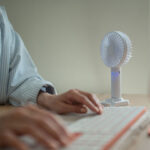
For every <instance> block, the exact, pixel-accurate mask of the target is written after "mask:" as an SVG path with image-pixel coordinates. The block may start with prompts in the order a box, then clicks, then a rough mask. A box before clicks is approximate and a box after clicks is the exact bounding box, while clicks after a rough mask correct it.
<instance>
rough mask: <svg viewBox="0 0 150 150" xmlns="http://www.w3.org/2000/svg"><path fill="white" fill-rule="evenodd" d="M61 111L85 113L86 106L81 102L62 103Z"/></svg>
mask: <svg viewBox="0 0 150 150" xmlns="http://www.w3.org/2000/svg"><path fill="white" fill-rule="evenodd" d="M62 112H63V114H65V113H70V112H75V113H86V112H87V108H86V107H85V106H83V105H81V104H80V105H70V104H63V105H62Z"/></svg>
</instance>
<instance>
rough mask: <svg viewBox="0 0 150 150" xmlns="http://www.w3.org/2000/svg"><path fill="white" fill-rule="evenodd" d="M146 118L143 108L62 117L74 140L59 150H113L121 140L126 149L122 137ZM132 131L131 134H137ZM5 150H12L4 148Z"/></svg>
mask: <svg viewBox="0 0 150 150" xmlns="http://www.w3.org/2000/svg"><path fill="white" fill-rule="evenodd" d="M146 114H147V112H146V108H145V107H142V106H141V107H128V106H125V107H105V108H104V112H103V114H102V115H97V114H95V113H93V112H88V113H87V114H70V115H64V116H62V117H63V119H64V120H66V121H67V122H68V125H67V126H68V128H69V130H70V131H72V132H75V133H77V134H76V135H77V138H75V140H74V141H73V142H72V143H71V144H70V145H69V146H68V147H67V148H61V150H109V149H112V147H113V146H114V144H117V143H119V141H121V140H119V139H121V138H122V143H123V144H125V145H126V146H127V143H126V142H125V139H123V137H125V135H127V134H125V133H129V132H127V131H129V130H130V131H131V130H132V128H133V127H135V124H137V122H140V120H143V119H142V118H145V119H144V120H150V118H149V119H147V117H146V116H150V115H149V114H150V113H148V114H147V115H146ZM69 121H70V122H69ZM148 123H150V122H148ZM146 124H147V121H146V122H145V121H142V122H140V126H138V127H140V128H145V125H146ZM135 129H137V128H135ZM135 129H134V130H133V131H136V130H135ZM133 131H132V132H130V133H131V134H128V135H129V136H127V139H128V140H129V141H128V142H131V138H132V136H133V135H134V134H133ZM136 132H137V131H136ZM134 133H135V132H134ZM123 135H124V136H123ZM134 136H135V135H134ZM21 140H22V141H24V142H25V143H27V144H28V145H30V146H31V149H30V150H46V149H45V148H44V147H43V146H42V145H40V144H39V143H37V142H36V141H34V140H33V139H32V138H31V137H28V136H23V137H22V138H21ZM120 149H121V150H122V148H116V145H115V150H120ZM126 149H127V148H125V150H126ZM0 150H1V149H0ZM3 150H4V149H3ZM5 150H13V149H12V148H6V149H5Z"/></svg>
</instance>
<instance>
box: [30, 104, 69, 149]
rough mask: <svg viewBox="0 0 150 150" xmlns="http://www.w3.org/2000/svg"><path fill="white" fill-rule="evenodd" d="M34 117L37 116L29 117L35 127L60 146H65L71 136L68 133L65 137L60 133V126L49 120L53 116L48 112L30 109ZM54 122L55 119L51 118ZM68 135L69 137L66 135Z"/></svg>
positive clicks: (34, 108)
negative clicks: (34, 114)
mask: <svg viewBox="0 0 150 150" xmlns="http://www.w3.org/2000/svg"><path fill="white" fill-rule="evenodd" d="M30 109H32V111H33V112H34V113H36V115H37V114H38V113H39V112H40V113H39V114H38V116H36V117H35V116H31V120H34V121H35V125H37V126H38V127H39V128H41V130H43V132H45V133H47V134H49V135H50V136H52V137H53V138H54V139H56V140H57V141H58V142H59V143H60V144H61V145H63V146H65V145H67V143H68V141H69V138H71V134H69V132H68V133H67V134H66V135H65V134H64V132H63V131H62V128H64V127H61V128H60V126H61V125H60V124H59V123H58V124H59V126H58V124H56V122H54V121H53V120H52V119H51V118H53V115H51V113H49V112H48V111H45V110H42V109H38V108H36V107H30ZM53 119H54V120H55V118H53ZM68 134H69V135H68Z"/></svg>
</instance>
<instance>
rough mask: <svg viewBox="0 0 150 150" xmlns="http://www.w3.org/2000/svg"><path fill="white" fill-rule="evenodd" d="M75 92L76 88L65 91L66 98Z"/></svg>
mask: <svg viewBox="0 0 150 150" xmlns="http://www.w3.org/2000/svg"><path fill="white" fill-rule="evenodd" d="M75 93H77V90H76V89H70V90H69V91H68V92H67V97H68V98H72V96H73V95H74V94H75Z"/></svg>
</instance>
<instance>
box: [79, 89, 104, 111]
mask: <svg viewBox="0 0 150 150" xmlns="http://www.w3.org/2000/svg"><path fill="white" fill-rule="evenodd" d="M78 91H79V92H80V93H81V94H84V95H86V96H87V97H88V98H89V100H90V101H91V102H92V103H93V104H94V105H95V106H96V107H97V108H98V109H99V110H100V113H102V112H103V107H102V105H101V104H100V101H99V99H98V97H97V96H96V95H95V94H91V93H88V92H84V91H80V90H78Z"/></svg>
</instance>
